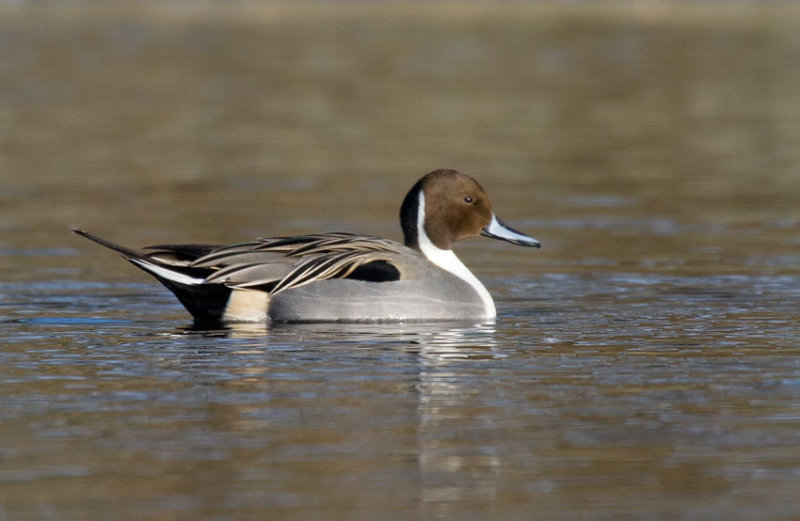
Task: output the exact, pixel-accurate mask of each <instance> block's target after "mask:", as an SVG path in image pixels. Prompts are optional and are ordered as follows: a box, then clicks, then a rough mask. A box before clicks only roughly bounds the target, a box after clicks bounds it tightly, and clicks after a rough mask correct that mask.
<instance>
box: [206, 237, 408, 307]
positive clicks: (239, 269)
mask: <svg viewBox="0 0 800 521" xmlns="http://www.w3.org/2000/svg"><path fill="white" fill-rule="evenodd" d="M405 249H406V247H405V246H403V245H402V244H400V243H397V242H394V241H389V240H387V239H382V238H380V237H371V236H366V235H358V234H353V233H341V232H335V233H319V234H311V235H302V236H299V237H277V238H269V239H261V240H259V241H256V242H248V243H243V244H235V245H232V246H226V247H223V248H218V249H216V250H214V251H213V252H211V253H209V254H207V255H204V256H202V257H199V258H197V259H196V260H194V261H193V262H192V263H191V264H190V266H191V267H193V268H204V269H211V270H213V271H212V273H211V274H210V275H209V276H208V277H207V278H206V282H209V283H221V284H225V285H227V286H234V287H240V288H254V289H256V288H257V289H262V290H264V291H268V292H269V293H270V294H272V295H275V294H277V293H280V292H282V291H286V290H287V289H290V288H296V287H300V286H304V285H306V284H310V283H312V282H317V281H320V280H326V279H333V278H351V279H359V280H367V281H371V282H381V281H390V280H399V279H400V272H401V270H400V266H399V265H400V262H399V259H400V258H401V256H402V255H407V254H408V252H405V251H404V250H405Z"/></svg>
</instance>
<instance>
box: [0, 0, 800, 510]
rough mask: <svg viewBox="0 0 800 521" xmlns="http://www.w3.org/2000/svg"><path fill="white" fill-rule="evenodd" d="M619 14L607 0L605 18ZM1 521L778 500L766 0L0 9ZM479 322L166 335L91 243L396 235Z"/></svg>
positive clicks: (178, 311) (773, 104)
mask: <svg viewBox="0 0 800 521" xmlns="http://www.w3.org/2000/svg"><path fill="white" fill-rule="evenodd" d="M628 7H630V6H628ZM0 9H2V16H1V17H0V46H2V49H3V56H4V58H3V60H0V70H1V71H2V76H0V78H2V82H1V83H0V113H1V114H2V117H3V119H4V120H5V121H6V122H7V124H6V125H5V126H3V127H2V128H0V150H2V152H1V153H0V176H2V185H3V190H2V193H0V212H1V215H2V219H0V274H2V278H0V280H2V282H1V283H0V324H2V331H3V335H2V340H0V396H2V400H1V401H0V434H1V435H0V520H5V519H8V520H28V519H30V520H34V519H35V520H41V519H54V520H55V519H57V520H60V521H61V520H82V521H83V520H93V519H98V520H99V519H118V520H127V519H131V520H133V519H142V518H147V519H165V520H166V519H215V520H216V519H237V520H240V519H466V520H470V519H476V520H477V519H487V518H497V519H542V520H544V519H547V520H551V519H599V520H603V519H608V520H612V519H613V520H624V519H655V520H658V519H664V520H667V519H669V520H673V519H687V520H689V519H691V520H694V519H703V520H705V519H726V520H730V519H741V520H749V519H761V520H784V519H785V520H789V519H797V517H798V515H800V507H798V505H797V500H796V496H797V483H798V482H800V481H799V480H800V452H798V450H797V449H798V446H800V356H798V355H800V332H798V327H797V323H798V309H800V273H798V265H799V264H800V253H798V251H800V250H798V247H799V246H800V233H799V232H800V215H798V211H797V208H798V205H797V203H798V201H800V174H798V168H797V165H798V164H800V155H799V153H798V150H799V149H798V148H797V146H796V143H797V139H798V136H800V113H798V111H797V108H796V92H798V91H800V67H798V66H797V65H798V63H797V61H798V56H800V54H799V53H800V37H798V35H800V31H798V29H799V28H800V27H798V26H800V13H798V11H797V10H796V9H794V8H793V7H792V6H772V7H769V8H757V7H747V6H725V5H716V6H715V7H713V8H712V7H691V6H686V5H679V6H676V5H672V4H658V5H656V4H651V5H649V7H648V6H647V5H644V4H637V6H636V8H635V9H630V8H623V7H597V6H581V5H573V6H570V7H567V8H559V7H548V6H539V7H533V6H529V7H524V6H523V7H502V6H501V7H498V6H487V7H480V6H477V7H471V8H461V9H456V8H454V7H448V6H447V5H443V6H442V5H439V6H434V7H426V8H424V9H423V8H420V7H414V8H409V7H404V6H403V5H401V4H393V5H387V6H361V7H359V8H356V7H349V8H335V7H331V6H325V5H318V6H316V7H315V8H304V7H290V6H287V5H285V4H258V5H254V4H237V6H236V7H235V8H230V7H225V8H222V7H221V6H215V5H214V4H209V5H206V6H205V7H202V8H196V7H193V6H182V5H179V4H163V5H161V6H147V5H145V6H139V7H133V6H129V5H127V4H123V3H119V4H116V5H115V6H111V7H109V6H106V7H100V6H92V9H91V10H88V9H83V8H81V4H80V3H73V4H72V5H71V6H67V7H59V6H55V5H27V4H24V3H18V4H15V3H12V4H8V5H5V6H2V7H0ZM437 167H454V168H460V169H463V170H465V171H467V172H469V173H471V174H473V175H475V176H476V177H478V179H479V180H480V181H481V182H482V183H483V184H484V185H485V186H486V187H487V189H488V190H489V193H490V194H491V195H492V197H493V201H494V203H495V206H496V208H497V211H498V214H499V215H500V216H501V217H502V218H503V219H505V220H506V221H507V222H509V223H510V224H512V225H513V226H515V227H516V228H518V229H520V230H521V231H524V232H528V233H530V234H531V235H533V236H534V237H536V238H538V239H540V240H541V241H542V243H543V248H542V250H541V251H532V250H529V249H522V248H515V247H514V246H512V245H509V244H505V243H499V242H496V241H489V240H488V239H476V240H472V241H466V242H464V243H463V244H461V245H459V248H458V250H457V251H458V253H459V255H460V256H461V257H462V259H463V260H464V261H465V263H466V264H467V265H469V266H470V267H472V268H473V269H474V271H475V272H476V274H477V275H478V276H479V277H480V278H482V280H484V281H485V283H486V285H487V287H488V288H489V290H490V291H491V292H492V294H493V295H494V296H495V299H496V303H497V308H498V312H499V315H500V316H499V318H498V320H497V321H496V322H495V323H491V324H473V323H437V324H396V325H387V324H381V325H375V324H361V325H341V324H334V325H332V324H327V325H326V324H306V325H273V326H269V327H264V326H259V327H255V326H250V327H244V326H239V327H235V328H231V329H226V330H218V331H198V330H193V329H192V327H191V323H190V321H189V319H188V315H187V314H186V313H185V311H183V309H182V308H181V307H180V305H179V304H177V303H176V302H175V300H174V299H173V298H172V296H171V295H170V294H168V292H166V291H165V290H163V289H162V288H161V287H160V286H158V285H157V284H156V283H155V282H153V281H151V280H150V279H148V278H147V277H146V276H145V275H141V274H139V273H138V272H137V271H136V270H135V269H134V268H133V267H131V266H129V265H127V263H125V262H123V261H121V260H120V259H119V258H118V257H117V256H115V255H113V254H111V253H108V252H106V251H103V250H101V249H99V248H97V247H95V246H94V245H92V244H91V243H89V242H88V241H83V240H82V239H80V238H79V237H76V236H73V235H72V234H70V233H69V232H68V227H69V226H70V225H80V226H83V227H85V228H87V229H89V230H91V231H94V232H96V233H99V234H100V235H104V236H108V237H109V238H112V239H115V240H119V241H120V242H123V243H125V244H131V245H141V244H147V243H159V242H165V241H178V240H185V241H197V242H201V241H203V242H224V241H238V240H245V239H249V238H252V237H256V236H268V235H277V234H286V233H303V232H309V231H323V230H337V229H340V230H351V231H360V232H364V233H370V234H378V235H383V236H387V237H393V238H397V237H398V236H399V229H398V226H397V223H396V222H395V220H396V213H397V207H398V206H399V203H400V201H401V199H402V196H403V195H404V194H405V191H406V190H407V189H408V188H409V187H410V186H411V184H412V183H413V182H414V181H415V180H416V178H417V177H419V176H421V175H422V174H424V173H425V172H427V171H428V170H431V169H433V168H437Z"/></svg>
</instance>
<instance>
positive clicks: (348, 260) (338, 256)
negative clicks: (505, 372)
mask: <svg viewBox="0 0 800 521" xmlns="http://www.w3.org/2000/svg"><path fill="white" fill-rule="evenodd" d="M400 225H401V226H402V228H403V237H404V240H405V245H403V244H400V243H398V242H395V241H390V240H387V239H382V238H379V237H370V236H366V235H359V234H354V233H342V232H336V233H317V234H310V235H302V236H298V237H275V238H265V239H259V240H257V241H254V242H246V243H241V244H234V245H231V246H210V245H198V244H184V245H159V246H149V247H147V248H145V249H146V250H148V251H147V252H142V251H137V250H133V249H130V248H126V247H125V246H120V245H118V244H114V243H112V242H109V241H107V240H105V239H101V238H100V237H97V236H95V235H92V234H90V233H88V232H85V231H83V230H73V231H74V232H75V233H77V234H78V235H82V236H83V237H86V238H87V239H90V240H92V241H94V242H96V243H98V244H101V245H102V246H105V247H107V248H110V249H112V250H114V251H116V252H118V253H120V254H121V255H122V256H123V257H124V258H125V259H127V260H128V261H130V262H132V263H133V264H135V265H136V266H138V267H139V268H141V269H143V270H144V271H146V272H148V273H150V274H151V275H153V276H154V277H156V278H157V279H158V280H159V281H160V282H161V283H162V284H164V285H165V286H166V287H167V288H169V289H170V290H171V291H172V292H173V293H174V294H175V296H176V297H178V300H180V301H181V303H182V304H183V305H184V306H185V307H186V309H187V310H189V312H190V313H191V314H192V315H193V316H194V318H195V320H196V321H198V322H203V323H207V322H266V321H270V320H273V321H322V322H329V321H377V320H398V321H399V320H447V319H492V318H494V317H495V316H496V311H495V307H494V301H493V300H492V297H491V295H489V292H488V291H487V290H486V288H485V287H484V286H483V284H481V283H480V281H479V280H478V279H477V278H476V277H475V275H473V274H472V272H470V271H469V269H467V267H466V266H465V265H464V264H463V263H462V262H461V261H460V260H459V259H458V257H456V255H455V254H454V253H453V251H452V250H451V249H450V248H451V246H452V244H453V242H455V241H458V240H460V239H466V238H468V237H474V236H477V235H484V236H487V237H492V238H495V239H502V240H505V241H508V242H511V243H513V244H518V245H520V246H535V247H539V242H538V241H537V240H535V239H532V238H531V237H528V236H527V235H524V234H522V233H519V232H518V231H516V230H514V229H512V228H511V227H509V226H508V225H506V224H505V223H504V222H503V221H501V220H500V219H498V218H497V216H495V215H494V212H493V211H492V205H491V203H490V202H489V196H488V195H487V194H486V192H485V191H484V190H483V188H482V187H481V185H480V184H478V182H477V181H475V180H474V179H473V178H471V177H470V176H468V175H466V174H462V173H461V172H457V171H455V170H435V171H433V172H431V173H429V174H427V175H426V176H425V177H423V178H422V179H420V180H419V181H417V183H416V184H415V185H414V186H413V187H412V188H411V191H410V192H408V195H406V197H405V199H404V200H403V204H402V206H401V207H400Z"/></svg>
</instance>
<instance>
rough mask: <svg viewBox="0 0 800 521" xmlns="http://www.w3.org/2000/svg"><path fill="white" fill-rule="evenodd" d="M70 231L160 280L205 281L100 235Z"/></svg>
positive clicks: (192, 284)
mask: <svg viewBox="0 0 800 521" xmlns="http://www.w3.org/2000/svg"><path fill="white" fill-rule="evenodd" d="M72 231H73V232H75V233H77V234H78V235H80V236H81V237H86V238H87V239H89V240H90V241H93V242H96V243H97V244H99V245H101V246H105V247H106V248H108V249H110V250H114V251H115V252H117V253H119V254H120V255H122V256H123V257H125V259H127V260H128V261H130V262H131V263H132V264H133V265H134V266H137V267H139V268H141V269H143V270H144V271H146V272H148V273H150V274H151V275H153V276H155V277H156V278H157V279H159V280H161V281H162V282H164V280H168V281H173V282H177V283H179V284H184V285H189V286H195V285H198V284H202V283H203V282H204V281H205V278H198V277H192V276H191V275H188V274H186V273H184V272H183V271H181V270H179V269H177V268H175V267H172V266H169V265H167V264H164V263H161V262H158V261H157V260H155V259H153V258H152V257H151V256H149V255H147V254H146V253H144V252H141V251H139V250H134V249H132V248H128V247H127V246H123V245H121V244H117V243H115V242H111V241H107V240H106V239H103V238H102V237H98V236H97V235H94V234H91V233H89V232H87V231H84V230H79V229H77V228H73V229H72Z"/></svg>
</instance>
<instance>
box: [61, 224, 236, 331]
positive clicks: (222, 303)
mask: <svg viewBox="0 0 800 521" xmlns="http://www.w3.org/2000/svg"><path fill="white" fill-rule="evenodd" d="M72 231H73V232H75V233H77V234H78V235H80V236H81V237H86V238H87V239H89V240H90V241H93V242H96V243H97V244H99V245H101V246H105V247H106V248H108V249H110V250H114V251H115V252H117V253H119V254H120V255H122V257H123V258H125V259H126V260H127V261H129V262H130V263H131V264H133V265H134V266H136V267H137V268H140V269H142V270H144V271H146V272H147V273H149V274H150V275H152V276H154V277H155V278H156V279H158V280H159V282H161V283H162V284H163V285H164V286H166V287H167V288H168V289H169V290H170V291H172V293H174V294H175V296H176V297H178V300H180V302H181V304H183V305H184V307H186V309H187V310H188V311H189V312H190V313H191V314H192V316H193V317H194V318H195V320H196V321H197V322H217V321H220V320H222V319H223V317H224V315H225V311H226V308H227V305H228V301H229V300H230V297H231V288H229V287H227V286H225V285H224V284H215V283H207V282H206V277H207V276H208V275H210V274H211V273H213V270H212V269H208V268H196V267H193V266H191V261H193V260H194V259H196V258H198V257H201V256H203V255H205V254H207V253H209V252H211V251H212V250H214V249H215V247H214V246H206V245H188V246H187V245H177V246H156V247H152V248H151V249H154V250H157V251H155V252H154V253H145V252H142V251H139V250H134V249H132V248H128V247H126V246H122V245H121V244H116V243H113V242H111V241H107V240H106V239H103V238H101V237H98V236H97V235H93V234H91V233H89V232H86V231H84V230H78V229H74V228H73V229H72ZM165 253H166V254H167V255H165Z"/></svg>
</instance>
